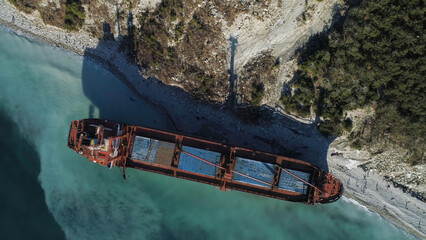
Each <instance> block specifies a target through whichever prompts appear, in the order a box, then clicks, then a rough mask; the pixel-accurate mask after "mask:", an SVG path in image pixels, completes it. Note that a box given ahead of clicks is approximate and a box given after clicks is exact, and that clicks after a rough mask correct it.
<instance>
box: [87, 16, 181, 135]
mask: <svg viewBox="0 0 426 240" xmlns="http://www.w3.org/2000/svg"><path fill="white" fill-rule="evenodd" d="M118 14H119V13H118V12H117V16H118ZM102 28H103V36H102V38H101V39H100V41H99V44H98V45H97V47H96V48H86V49H85V52H84V58H83V68H82V87H83V92H84V94H85V96H86V97H87V98H88V99H89V100H90V101H91V103H90V104H89V106H88V116H87V117H88V118H93V117H97V116H99V118H101V119H107V120H111V121H116V122H125V123H129V124H137V125H144V126H149V127H154V128H168V129H172V130H174V127H173V120H171V118H169V117H168V116H167V112H166V111H165V110H164V109H163V108H162V107H161V106H158V105H156V104H155V103H153V102H152V101H150V100H149V99H147V98H146V97H145V96H144V95H142V94H140V92H139V91H138V90H137V89H136V88H135V87H134V86H133V85H131V84H130V83H129V82H127V81H126V77H125V75H124V73H123V72H122V71H121V70H120V69H119V67H118V66H116V65H114V64H113V63H112V61H109V59H114V58H115V57H117V56H124V58H123V59H122V61H123V62H126V61H128V62H129V63H130V64H133V63H134V59H135V50H134V25H133V14H132V13H131V12H129V13H128V16H127V29H126V30H127V34H124V32H125V31H124V30H123V29H121V30H120V35H118V37H117V38H115V37H114V34H113V33H112V31H111V25H110V24H109V23H107V22H104V23H103V27H102ZM100 52H103V54H104V55H103V56H99V53H100ZM105 55H106V56H105ZM98 63H100V64H101V66H102V67H104V68H105V69H106V70H108V71H109V72H108V71H99V69H98V70H96V69H97V68H98V67H99V65H98ZM110 73H112V74H113V75H115V77H117V78H118V80H121V82H120V81H116V79H113V78H112V77H111V75H110ZM139 77H140V78H141V80H146V79H143V77H142V76H140V75H139ZM123 84H124V87H123ZM125 88H127V90H128V91H127V90H126V89H125ZM159 115H166V116H165V117H159ZM159 118H164V119H159ZM164 122H166V123H165V124H164Z"/></svg>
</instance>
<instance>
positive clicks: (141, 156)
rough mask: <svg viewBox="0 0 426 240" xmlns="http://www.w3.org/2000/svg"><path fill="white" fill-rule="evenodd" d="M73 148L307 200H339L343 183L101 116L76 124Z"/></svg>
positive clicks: (94, 157) (267, 157)
mask: <svg viewBox="0 0 426 240" xmlns="http://www.w3.org/2000/svg"><path fill="white" fill-rule="evenodd" d="M68 147H69V148H71V149H73V150H74V151H76V152H78V153H79V154H81V155H83V156H85V157H87V158H89V160H91V161H92V162H95V163H98V164H100V165H103V166H107V167H110V168H111V167H113V166H117V167H121V168H122V169H123V177H124V178H125V176H126V174H125V169H126V168H135V169H140V170H145V171H150V172H155V173H160V174H163V175H168V176H172V177H177V178H183V179H187V180H192V181H197V182H201V183H205V184H210V185H213V186H216V187H218V188H220V189H221V190H223V191H225V190H227V189H230V190H238V191H244V192H248V193H252V194H257V195H263V196H267V197H272V198H278V199H282V200H287V201H293V202H302V203H305V204H312V205H313V204H315V203H329V202H334V201H336V200H337V199H339V198H340V196H341V195H342V192H343V185H342V183H341V182H340V181H339V180H338V179H337V178H336V177H334V176H333V175H331V174H330V173H327V172H325V171H323V170H321V169H319V168H318V167H316V166H314V165H312V164H309V163H306V162H303V161H300V160H296V159H292V158H288V157H284V156H279V155H275V154H271V153H266V152H261V151H256V150H253V149H248V148H244V147H238V146H232V145H229V144H223V143H219V142H216V141H213V140H209V139H202V138H199V137H194V136H189V135H184V134H181V133H176V132H171V131H163V130H157V129H152V128H146V127H141V126H134V125H128V124H123V123H115V122H111V121H107V120H101V119H84V120H76V121H73V122H72V123H71V127H70V132H69V137H68Z"/></svg>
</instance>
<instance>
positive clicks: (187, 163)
mask: <svg viewBox="0 0 426 240" xmlns="http://www.w3.org/2000/svg"><path fill="white" fill-rule="evenodd" d="M182 150H183V151H186V152H188V153H190V154H193V155H195V156H197V157H200V158H202V159H204V160H207V161H209V162H211V163H214V164H216V165H219V164H220V156H221V154H220V153H218V152H213V151H209V150H204V149H199V148H193V147H189V146H183V147H182ZM178 168H179V169H181V170H185V171H190V172H194V173H200V174H204V175H208V176H212V177H216V176H217V173H218V170H219V169H218V168H217V167H216V166H213V165H211V164H208V163H206V162H203V161H201V160H199V159H197V158H195V157H193V156H190V155H188V154H185V153H184V152H182V153H181V154H180V158H179V166H178Z"/></svg>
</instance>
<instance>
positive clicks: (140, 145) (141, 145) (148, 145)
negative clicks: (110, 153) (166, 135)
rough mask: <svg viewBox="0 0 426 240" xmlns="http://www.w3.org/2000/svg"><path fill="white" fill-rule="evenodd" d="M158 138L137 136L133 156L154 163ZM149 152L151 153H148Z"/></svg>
mask: <svg viewBox="0 0 426 240" xmlns="http://www.w3.org/2000/svg"><path fill="white" fill-rule="evenodd" d="M157 146H158V140H154V139H151V138H146V137H140V136H136V137H135V142H134V143H133V152H132V156H131V158H133V159H137V160H141V161H145V162H150V163H153V162H154V159H155V153H156V152H157ZM148 154H149V155H148Z"/></svg>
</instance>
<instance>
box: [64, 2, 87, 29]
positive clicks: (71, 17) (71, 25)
mask: <svg viewBox="0 0 426 240" xmlns="http://www.w3.org/2000/svg"><path fill="white" fill-rule="evenodd" d="M84 19H85V12H84V8H83V6H81V2H80V1H79V0H74V1H73V0H71V1H69V2H67V3H66V5H65V28H66V29H67V30H70V31H75V30H78V29H80V28H81V26H83V23H84Z"/></svg>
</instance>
